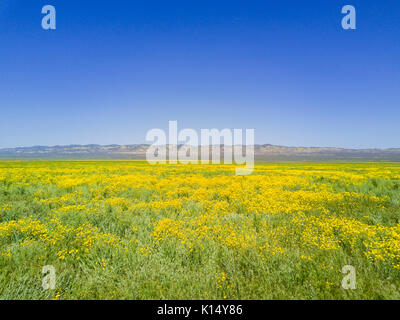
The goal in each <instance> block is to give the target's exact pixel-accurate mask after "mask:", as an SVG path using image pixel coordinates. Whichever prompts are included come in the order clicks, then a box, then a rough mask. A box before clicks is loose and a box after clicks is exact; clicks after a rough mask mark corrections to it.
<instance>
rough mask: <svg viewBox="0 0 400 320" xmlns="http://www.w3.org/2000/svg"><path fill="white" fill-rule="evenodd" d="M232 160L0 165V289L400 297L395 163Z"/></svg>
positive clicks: (14, 293)
mask: <svg viewBox="0 0 400 320" xmlns="http://www.w3.org/2000/svg"><path fill="white" fill-rule="evenodd" d="M234 169H235V168H234V166H230V165H149V164H147V163H144V162H40V161H38V162H35V161H8V162H7V161H1V162H0V298H1V299H360V298H361V299H399V298H400V224H399V219H400V165H395V164H257V165H256V168H255V171H254V173H253V174H252V175H250V176H236V175H235V174H234V173H235V170H234ZM46 265H52V266H54V268H55V270H56V289H55V290H44V289H43V288H42V278H43V274H42V267H43V266H46ZM345 265H351V266H354V268H355V270H356V285H357V287H356V289H355V290H351V289H348V290H345V289H343V288H342V279H343V277H344V276H345V274H342V267H343V266H345Z"/></svg>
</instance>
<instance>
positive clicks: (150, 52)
mask: <svg viewBox="0 0 400 320" xmlns="http://www.w3.org/2000/svg"><path fill="white" fill-rule="evenodd" d="M46 4H51V5H54V6H55V7H56V10H57V29H56V30H55V31H45V30H43V29H42V28H41V20H42V17H43V15H42V13H41V9H42V6H44V5H46ZM346 4H352V5H354V6H355V7H356V10H357V30H343V29H342V28H341V19H342V17H343V15H342V14H341V8H342V6H344V5H346ZM0 112H1V113H0V114H1V117H0V148H1V147H16V146H31V145H56V144H59V145H63V144H89V143H98V144H112V143H117V144H134V143H143V142H145V136H146V132H147V131H148V130H149V129H152V128H157V127H160V128H167V126H168V120H178V125H179V127H180V128H187V127H189V128H194V129H196V130H199V129H200V128H214V127H215V128H219V129H223V128H254V129H255V132H256V135H255V141H256V143H272V144H280V145H289V146H335V147H355V148H361V147H382V148H385V147H400V1H398V0H385V1H382V0H373V1H371V0H357V1H356V0H349V1H348V0H345V1H337V0H329V1H325V0H324V1H322V0H304V1H287V0H280V1H267V0H263V1H245V0H242V1H234V0H229V1H222V0H213V1H208V0H201V1H197V0H190V1H189V0H184V1H174V0H169V1H165V0H163V1H153V0H146V1H128V0H126V1H122V0H113V1H78V0H68V1H66V0H63V1H61V0H46V1H37V0H29V1H26V0H0Z"/></svg>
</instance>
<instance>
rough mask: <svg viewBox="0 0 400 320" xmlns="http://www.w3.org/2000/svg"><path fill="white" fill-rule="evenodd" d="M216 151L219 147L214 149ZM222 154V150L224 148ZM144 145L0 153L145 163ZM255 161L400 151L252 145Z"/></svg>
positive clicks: (390, 155) (383, 155) (360, 157)
mask: <svg viewBox="0 0 400 320" xmlns="http://www.w3.org/2000/svg"><path fill="white" fill-rule="evenodd" d="M216 147H218V146H216ZM219 147H220V148H221V154H222V152H223V150H224V148H226V147H224V146H223V145H221V146H219ZM148 148H149V145H147V144H132V145H117V144H113V145H104V146H103V145H97V144H90V145H67V146H51V147H49V146H33V147H18V148H5V149H0V158H1V159H55V160H56V159H59V160H61V159H62V160H64V159H65V160H68V159H83V160H84V159H91V160H99V159H104V160H110V159H121V160H128V159H136V160H140V159H145V158H146V151H147V149H148ZM254 154H255V159H256V160H257V161H263V160H264V161H276V160H299V161H307V160H310V161H318V160H332V161H338V160H339V161H393V162H400V148H390V149H344V148H327V147H287V146H278V145H271V144H263V145H255V146H254Z"/></svg>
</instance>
